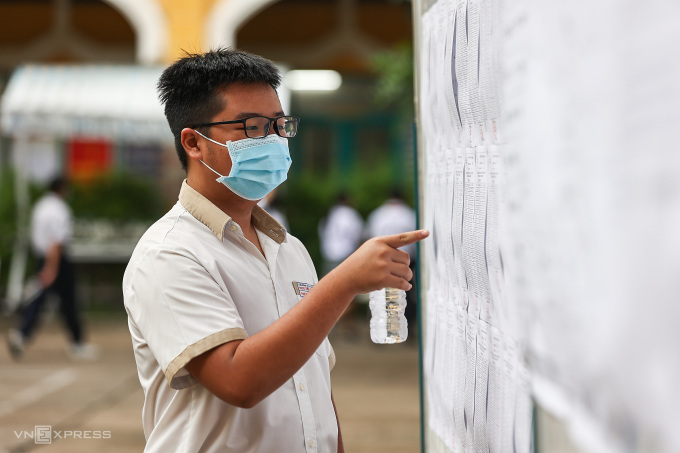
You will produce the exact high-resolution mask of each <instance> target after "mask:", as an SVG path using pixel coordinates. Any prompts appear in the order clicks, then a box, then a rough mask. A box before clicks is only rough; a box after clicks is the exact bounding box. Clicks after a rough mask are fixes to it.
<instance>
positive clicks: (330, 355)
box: [328, 342, 335, 370]
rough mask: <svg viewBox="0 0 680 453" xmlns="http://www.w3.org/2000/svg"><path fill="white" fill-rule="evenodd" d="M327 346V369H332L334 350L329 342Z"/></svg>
mask: <svg viewBox="0 0 680 453" xmlns="http://www.w3.org/2000/svg"><path fill="white" fill-rule="evenodd" d="M328 346H329V347H330V348H331V352H330V353H329V354H328V368H329V370H332V369H333V368H334V367H335V350H334V349H333V345H332V344H330V342H329V343H328Z"/></svg>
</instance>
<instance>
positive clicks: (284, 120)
mask: <svg viewBox="0 0 680 453" xmlns="http://www.w3.org/2000/svg"><path fill="white" fill-rule="evenodd" d="M237 123H241V124H243V130H244V131H245V133H246V137H248V138H264V137H266V136H267V135H269V128H270V127H271V124H272V123H274V132H276V134H277V135H279V136H280V137H283V138H293V137H295V135H297V131H298V126H299V125H300V118H298V117H296V116H279V117H277V118H269V117H267V116H250V117H248V118H243V119H242V120H234V121H218V122H215V123H200V124H194V125H193V126H191V127H192V128H197V127H209V126H217V125H219V124H237Z"/></svg>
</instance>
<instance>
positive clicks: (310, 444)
mask: <svg viewBox="0 0 680 453" xmlns="http://www.w3.org/2000/svg"><path fill="white" fill-rule="evenodd" d="M309 446H310V447H313V446H314V441H313V440H311V439H310V441H309Z"/></svg>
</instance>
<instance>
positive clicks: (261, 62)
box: [158, 48, 281, 171]
mask: <svg viewBox="0 0 680 453" xmlns="http://www.w3.org/2000/svg"><path fill="white" fill-rule="evenodd" d="M235 82H241V83H266V84H268V85H270V86H271V87H272V88H274V90H276V89H277V88H278V87H279V85H280V84H281V74H280V72H279V70H278V69H277V68H276V66H274V64H273V63H272V62H271V61H269V60H267V59H266V58H263V57H260V56H258V55H253V54H250V53H247V52H243V51H239V50H232V49H225V48H220V49H215V50H211V51H209V52H207V53H204V54H190V53H188V52H187V55H186V56H185V57H183V58H180V59H179V60H177V61H176V62H175V63H173V64H172V65H170V66H169V67H167V68H166V69H165V71H163V74H162V75H161V77H160V79H159V80H158V95H159V98H160V100H161V102H162V103H163V104H164V105H165V117H166V118H167V120H168V124H169V125H170V130H171V131H172V135H173V136H174V137H175V149H176V150H177V156H178V157H179V161H180V163H181V164H182V168H183V169H184V170H185V171H186V169H187V154H186V151H185V150H184V147H183V146H182V141H181V132H182V129H184V128H185V127H189V126H191V125H192V124H198V123H208V122H210V120H211V119H212V118H213V117H214V116H215V115H217V114H218V113H219V112H220V111H221V110H222V109H223V108H224V104H223V101H222V98H221V97H220V96H218V93H219V91H220V90H223V89H225V88H226V87H228V86H229V85H231V84H232V83H235Z"/></svg>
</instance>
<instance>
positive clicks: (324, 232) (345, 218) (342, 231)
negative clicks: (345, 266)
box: [319, 192, 410, 275]
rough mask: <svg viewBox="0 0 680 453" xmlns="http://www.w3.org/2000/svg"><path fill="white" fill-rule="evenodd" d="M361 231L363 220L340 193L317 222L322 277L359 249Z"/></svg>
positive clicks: (347, 198)
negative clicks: (323, 216)
mask: <svg viewBox="0 0 680 453" xmlns="http://www.w3.org/2000/svg"><path fill="white" fill-rule="evenodd" d="M363 230H364V220H363V219H362V218H361V216H360V215H359V213H358V212H357V210H356V209H354V207H352V205H351V204H350V201H349V197H348V196H347V194H346V193H344V192H341V193H340V194H338V196H337V199H336V202H335V204H334V205H333V206H332V207H331V209H330V210H329V211H328V215H326V217H325V218H324V219H322V220H321V222H319V240H320V242H321V255H322V257H323V260H324V267H323V274H324V275H325V274H327V273H329V272H330V271H332V270H333V269H334V268H335V267H336V266H337V265H338V264H340V263H341V262H342V261H344V260H345V259H346V258H347V257H348V256H350V255H351V254H352V253H354V251H355V250H356V249H357V248H359V245H360V244H361V236H362V234H363ZM404 231H406V230H404ZM409 231H410V230H409Z"/></svg>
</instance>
